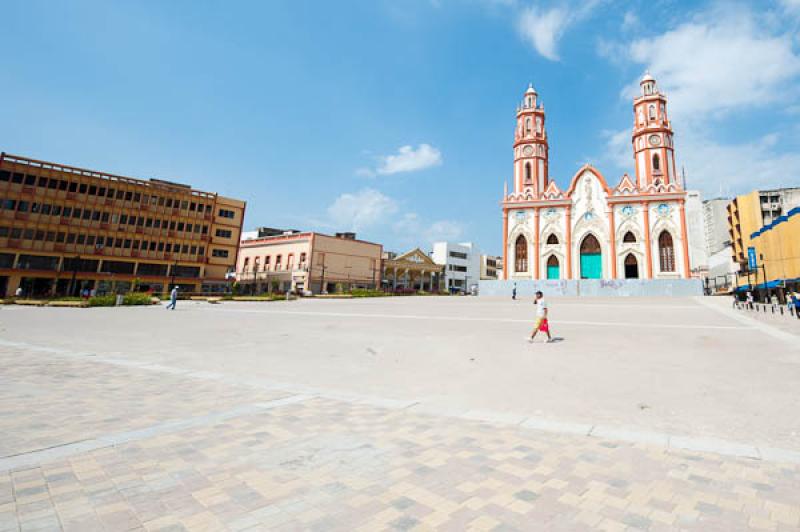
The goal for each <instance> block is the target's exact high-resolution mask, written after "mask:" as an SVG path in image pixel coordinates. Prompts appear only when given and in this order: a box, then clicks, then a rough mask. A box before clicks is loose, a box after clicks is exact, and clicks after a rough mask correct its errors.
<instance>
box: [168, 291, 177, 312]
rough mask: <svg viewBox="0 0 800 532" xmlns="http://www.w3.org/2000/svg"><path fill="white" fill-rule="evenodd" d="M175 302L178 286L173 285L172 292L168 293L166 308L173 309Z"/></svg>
mask: <svg viewBox="0 0 800 532" xmlns="http://www.w3.org/2000/svg"><path fill="white" fill-rule="evenodd" d="M177 302H178V287H177V286H175V287H173V288H172V292H170V293H169V305H167V308H168V309H171V310H175V304H176V303H177Z"/></svg>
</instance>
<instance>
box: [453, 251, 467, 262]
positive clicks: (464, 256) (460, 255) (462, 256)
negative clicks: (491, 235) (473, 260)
mask: <svg viewBox="0 0 800 532" xmlns="http://www.w3.org/2000/svg"><path fill="white" fill-rule="evenodd" d="M450 256H451V257H452V258H454V259H462V260H467V254H466V253H460V252H458V251H451V252H450Z"/></svg>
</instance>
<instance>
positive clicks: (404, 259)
mask: <svg viewBox="0 0 800 532" xmlns="http://www.w3.org/2000/svg"><path fill="white" fill-rule="evenodd" d="M443 273H444V265H442V264H436V263H435V262H433V259H432V258H430V257H429V256H428V255H426V254H425V253H424V252H423V251H422V250H421V249H419V248H416V249H412V250H411V251H407V252H405V253H403V254H402V255H396V254H394V253H385V254H384V256H383V287H384V289H386V290H391V291H392V292H394V291H397V290H401V291H406V290H414V291H423V292H438V291H439V290H440V287H441V282H442V280H443V275H442V274H443Z"/></svg>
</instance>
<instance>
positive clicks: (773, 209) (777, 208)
mask: <svg viewBox="0 0 800 532" xmlns="http://www.w3.org/2000/svg"><path fill="white" fill-rule="evenodd" d="M797 206H800V188H782V189H775V190H754V191H753V192H750V193H749V194H743V195H741V196H736V197H735V198H734V199H733V200H732V201H731V202H730V203H729V204H728V232H729V235H730V240H731V246H732V253H733V261H734V262H736V263H738V264H739V268H740V271H742V272H747V271H748V266H747V249H748V248H749V247H752V245H753V243H752V239H751V238H750V235H751V234H753V233H755V232H756V231H758V230H759V229H761V228H762V227H764V226H766V225H769V224H771V223H772V222H774V221H776V220H777V219H778V218H780V217H781V216H783V215H784V214H786V213H788V212H789V211H791V210H792V209H794V208H795V207H797ZM739 282H740V284H746V283H747V282H748V281H747V279H742V278H741V277H740V279H739Z"/></svg>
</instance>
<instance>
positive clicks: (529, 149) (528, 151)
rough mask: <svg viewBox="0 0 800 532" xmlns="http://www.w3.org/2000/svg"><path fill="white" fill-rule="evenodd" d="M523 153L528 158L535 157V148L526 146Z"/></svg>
mask: <svg viewBox="0 0 800 532" xmlns="http://www.w3.org/2000/svg"><path fill="white" fill-rule="evenodd" d="M522 153H523V154H524V155H528V156H530V155H533V146H531V145H528V146H525V147H524V148H522Z"/></svg>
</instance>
